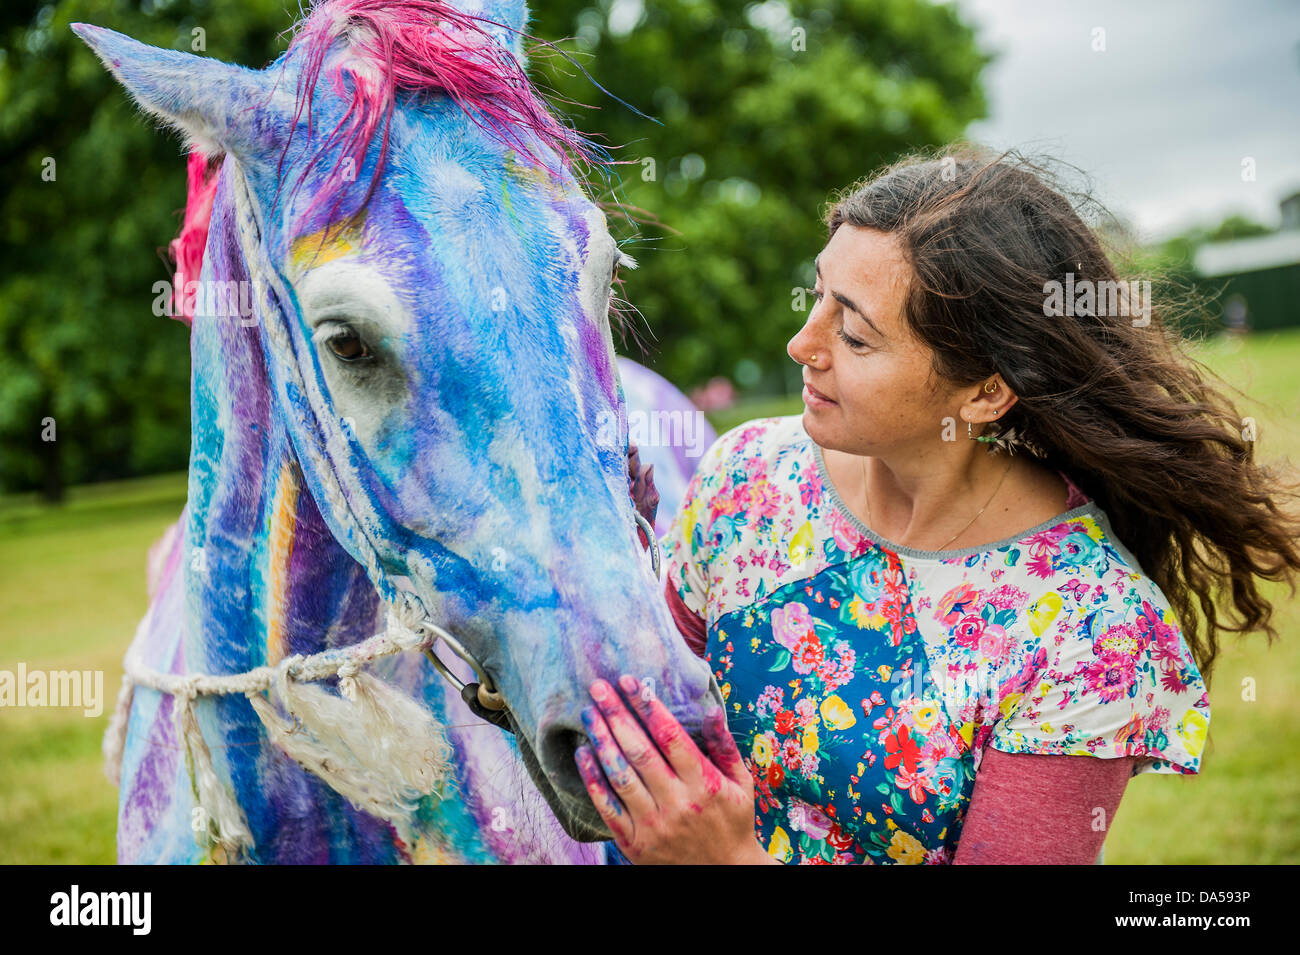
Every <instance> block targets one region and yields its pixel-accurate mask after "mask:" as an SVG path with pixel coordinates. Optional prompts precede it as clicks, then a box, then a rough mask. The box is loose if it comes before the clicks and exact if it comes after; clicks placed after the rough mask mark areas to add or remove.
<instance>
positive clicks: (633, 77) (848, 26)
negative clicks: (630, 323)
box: [531, 0, 988, 390]
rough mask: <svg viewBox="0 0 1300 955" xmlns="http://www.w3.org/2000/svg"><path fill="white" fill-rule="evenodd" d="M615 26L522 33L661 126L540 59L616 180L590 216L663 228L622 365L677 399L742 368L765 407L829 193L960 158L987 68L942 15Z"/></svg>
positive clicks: (649, 252)
mask: <svg viewBox="0 0 1300 955" xmlns="http://www.w3.org/2000/svg"><path fill="white" fill-rule="evenodd" d="M622 6H623V5H622V4H612V3H610V2H602V3H600V4H599V6H588V5H587V3H585V2H583V0H567V2H564V0H562V2H548V3H545V4H540V3H539V4H534V18H535V19H534V24H533V27H532V30H531V32H533V33H534V34H536V35H538V36H540V37H542V38H545V39H552V40H553V39H554V38H557V37H564V36H570V35H571V36H573V37H574V39H572V40H570V41H569V42H567V43H562V44H557V45H558V46H559V47H560V48H561V49H563V50H565V51H566V52H568V53H569V54H570V55H571V56H573V57H574V58H575V59H577V62H578V63H579V64H581V65H582V67H583V68H584V69H585V70H587V71H588V72H589V73H590V74H591V76H592V77H593V78H594V79H595V80H596V81H597V82H599V83H600V84H601V85H602V86H604V87H605V88H606V89H607V90H609V92H610V93H611V94H613V95H614V96H616V97H618V98H620V99H622V100H624V101H626V102H627V103H628V104H630V105H631V106H634V107H636V108H637V109H639V110H641V111H642V112H644V113H647V114H650V115H652V116H654V117H655V118H656V119H657V120H659V124H656V123H654V122H651V121H650V120H647V119H644V118H642V117H641V116H638V115H637V114H636V113H635V112H633V111H632V110H631V109H629V108H627V107H626V106H623V105H621V104H620V103H619V102H617V100H615V99H611V98H608V97H605V96H603V94H600V93H599V91H593V88H592V84H591V81H590V80H589V79H588V78H587V77H586V76H584V75H583V74H582V73H581V72H580V71H579V70H577V69H576V68H575V67H574V66H573V65H572V64H571V63H569V62H568V61H566V60H565V59H563V58H561V57H560V56H559V55H558V54H557V53H555V52H554V51H553V50H547V49H546V48H544V47H543V48H541V49H539V50H538V51H537V52H535V53H534V56H533V70H534V73H535V75H537V76H538V78H539V79H540V80H542V81H544V82H545V84H546V85H547V86H549V87H551V88H554V89H555V90H556V91H557V92H559V93H560V94H561V95H562V96H564V97H566V98H568V99H571V100H576V101H579V102H583V103H590V104H595V105H598V106H599V107H600V109H599V110H590V111H573V119H574V121H575V125H577V126H578V127H579V128H580V129H582V130H583V131H584V132H588V133H590V134H596V135H597V138H598V141H600V142H602V143H604V144H605V145H607V146H608V147H609V148H610V149H611V150H612V151H613V152H614V153H615V155H616V158H617V159H618V160H620V161H621V162H623V163H624V164H625V165H622V166H620V167H618V176H617V180H616V183H615V184H614V185H613V187H612V188H611V189H610V190H609V194H607V195H604V196H601V198H602V199H606V200H609V201H611V202H613V203H617V204H621V205H622V206H624V207H626V208H627V209H628V210H629V211H632V210H635V209H643V210H649V212H650V213H652V214H653V215H654V216H655V217H656V218H657V219H658V220H659V222H661V223H662V224H663V225H662V227H657V226H653V225H649V224H647V225H645V226H643V227H642V228H641V229H640V233H641V235H640V238H639V240H637V241H634V242H631V243H629V244H628V245H627V246H626V248H627V249H628V250H629V251H630V252H631V253H632V254H633V255H634V256H636V257H637V259H638V261H639V262H640V265H641V267H640V268H639V269H637V270H636V271H635V272H633V273H631V274H630V275H628V276H627V277H626V286H625V287H626V290H627V298H628V299H629V300H630V301H631V302H632V303H633V304H634V305H635V306H636V309H637V310H639V311H640V313H641V314H642V315H643V316H644V319H645V324H646V325H648V327H649V329H650V331H651V335H650V336H644V335H643V336H640V337H642V338H649V339H650V348H649V349H648V351H647V352H643V351H642V350H641V349H640V348H638V347H636V346H635V345H634V344H632V343H630V342H625V351H626V353H627V354H629V355H630V356H631V357H633V358H636V359H638V360H641V361H644V362H645V363H646V364H649V365H651V366H652V367H654V368H655V369H656V370H657V371H659V372H660V373H661V374H663V375H664V376H665V377H667V378H668V379H669V380H671V381H673V382H675V383H676V384H677V385H678V386H680V387H683V388H689V387H692V386H694V385H698V384H702V383H703V382H704V381H706V380H707V379H708V378H710V377H712V376H713V375H719V374H721V375H728V376H732V377H740V376H737V374H736V368H737V365H738V364H739V363H741V362H743V361H745V360H750V361H753V362H755V363H757V365H758V368H759V370H760V373H761V378H762V379H763V381H764V382H765V383H768V384H770V385H772V386H774V387H773V388H772V389H771V390H779V389H780V386H781V385H783V384H784V375H785V373H786V372H787V371H788V370H789V369H790V368H792V367H793V366H792V365H791V363H790V361H789V359H788V358H787V356H786V352H785V346H786V342H787V341H788V340H789V339H790V337H791V336H792V335H793V334H794V333H795V331H796V330H797V329H798V327H799V324H800V323H801V321H802V319H803V315H804V313H802V312H797V311H794V309H793V307H792V306H793V303H794V299H793V295H794V291H795V289H797V288H800V287H805V288H806V287H811V285H812V284H813V281H814V276H813V265H812V261H813V258H814V257H815V256H816V254H817V253H818V252H819V251H820V250H821V247H822V245H823V244H824V243H825V239H826V230H825V226H824V224H823V222H822V220H821V216H822V213H823V210H824V207H825V205H826V202H827V200H828V199H829V198H830V195H831V193H832V192H833V191H834V190H837V189H842V188H844V187H846V186H848V185H850V184H851V183H853V182H855V181H857V180H859V179H861V178H863V177H864V176H866V175H868V174H869V173H870V172H872V170H873V169H875V168H877V167H878V166H880V165H881V164H883V163H886V162H889V161H892V160H893V159H895V158H897V157H898V156H899V155H901V154H902V153H904V152H907V151H909V150H911V149H915V148H920V147H925V146H931V145H937V144H940V143H944V142H949V141H951V140H953V139H956V138H959V137H960V136H961V135H962V133H963V131H964V129H965V127H966V125H967V124H968V123H970V122H971V121H973V120H975V119H978V118H980V117H982V116H983V115H984V113H985V102H984V97H983V93H982V91H981V88H980V85H979V74H980V72H981V70H982V69H983V67H984V66H985V64H986V63H987V61H988V57H987V56H985V55H984V54H982V53H980V52H979V51H978V49H977V48H976V45H975V42H974V38H973V35H972V32H971V30H970V29H969V28H968V27H967V26H966V25H964V24H963V23H962V22H961V21H960V20H959V19H958V16H957V14H956V12H955V11H954V10H953V9H952V8H951V7H950V6H943V5H937V4H931V3H927V2H924V0H831V2H826V0H819V2H815V3H813V2H805V0H794V2H791V3H790V4H789V11H790V17H789V18H788V19H785V18H784V17H783V8H782V5H780V4H776V3H767V4H761V5H760V4H742V3H736V2H720V0H662V2H660V0H656V2H654V3H646V4H644V9H643V10H642V12H641V18H640V20H639V22H637V23H636V25H635V26H634V27H633V28H632V29H631V30H630V31H629V30H627V29H626V28H625V27H626V25H623V26H624V29H616V28H617V27H619V26H620V24H618V22H617V16H609V15H607V13H606V11H611V10H612V11H614V12H615V14H616V13H617V11H618V9H619V8H620V7H622ZM611 22H613V23H614V27H615V29H612V28H611ZM796 30H802V31H803V33H802V34H798V33H796ZM796 47H799V48H796ZM607 211H608V213H609V218H610V223H611V228H613V229H614V230H615V233H616V235H617V234H619V233H620V231H621V232H622V235H623V236H628V235H630V234H631V232H632V229H631V227H630V226H629V224H628V222H627V221H626V216H624V215H623V214H621V213H620V212H619V211H618V209H617V208H609V209H607ZM635 214H636V213H635V212H633V215H635ZM620 220H622V221H620Z"/></svg>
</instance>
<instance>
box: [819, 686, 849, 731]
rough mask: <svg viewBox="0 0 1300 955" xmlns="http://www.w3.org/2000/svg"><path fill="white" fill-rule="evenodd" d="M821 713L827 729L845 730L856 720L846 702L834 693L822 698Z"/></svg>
mask: <svg viewBox="0 0 1300 955" xmlns="http://www.w3.org/2000/svg"><path fill="white" fill-rule="evenodd" d="M821 713H822V719H823V720H824V721H825V723H826V728H827V729H832V730H846V729H848V728H849V727H850V726H852V725H853V724H855V723H856V722H857V721H858V718H857V717H856V716H854V715H853V711H852V710H851V709H849V706H848V704H847V703H845V702H844V701H843V700H841V699H840V698H839V697H838V696H836V695H835V694H834V693H832V694H831V695H830V696H828V697H826V699H824V700H822V705H821Z"/></svg>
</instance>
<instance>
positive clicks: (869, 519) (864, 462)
mask: <svg viewBox="0 0 1300 955" xmlns="http://www.w3.org/2000/svg"><path fill="white" fill-rule="evenodd" d="M1013 463H1014V462H1013V461H1011V460H1008V461H1007V468H1006V470H1005V471H1003V472H1002V477H1000V478H998V486H997V487H995V488H994V489H993V493H992V494H990V495H989V499H988V500H987V501H985V502H984V507H981V508H980V509H979V510H978V511H976V512H975V516H974V517H972V518H971V519H970V521H969V522H968V523H967V524H966V526H965V527H963V528H962V529H961V530H959V531H958V532H957V533H956V534H953V535H952V537H949V538H948V540H947V541H945V542H944V545H943V547H940V548H938V550H940V551H942V550H944V549H945V548H946V547H947V546H948V545H949V544H951V543H952V542H953V541H955V540H956V539H957V538H958V537H960V536H961V535H962V534H964V533H965V532H966V531H967V529H968V528H969V527H970V526H971V524H974V523H975V522H976V521H977V520H979V516H980V515H981V514H983V513H984V508H985V507H988V506H989V505H990V504H991V503H993V498H995V497H996V496H997V493H998V491H1000V490H1001V489H1002V482H1003V481H1005V480H1006V479H1007V474H1008V473H1010V471H1011V465H1012V464H1013ZM862 496H863V498H864V499H865V500H866V503H867V523H868V524H870V525H871V529H872V530H873V531H874V530H875V529H876V527H875V524H876V522H875V520H874V519H873V518H872V516H871V496H870V495H869V494H867V459H866V458H865V457H864V458H863V459H862Z"/></svg>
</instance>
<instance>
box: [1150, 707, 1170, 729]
mask: <svg viewBox="0 0 1300 955" xmlns="http://www.w3.org/2000/svg"><path fill="white" fill-rule="evenodd" d="M1168 722H1169V711H1168V710H1167V709H1165V708H1164V707H1163V706H1157V707H1156V708H1155V709H1154V710H1152V711H1151V716H1150V718H1148V720H1147V729H1150V730H1154V731H1155V732H1159V731H1160V730H1162V729H1164V728H1165V725H1166V724H1167V723H1168Z"/></svg>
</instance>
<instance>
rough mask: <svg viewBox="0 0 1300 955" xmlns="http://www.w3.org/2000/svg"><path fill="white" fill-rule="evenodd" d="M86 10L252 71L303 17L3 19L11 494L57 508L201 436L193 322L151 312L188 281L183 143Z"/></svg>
mask: <svg viewBox="0 0 1300 955" xmlns="http://www.w3.org/2000/svg"><path fill="white" fill-rule="evenodd" d="M146 11H148V12H146ZM78 20H81V21H85V22H89V23H97V24H101V25H104V26H110V27H112V28H113V29H116V30H120V31H121V32H124V33H129V34H130V35H132V36H134V37H136V38H137V39H140V40H142V41H144V42H146V43H152V44H155V45H158V46H164V47H172V48H175V49H186V50H190V49H193V48H194V47H195V46H196V45H198V46H201V47H203V48H204V49H203V52H205V53H207V54H208V55H211V56H218V57H221V58H223V59H228V60H234V61H237V62H241V63H246V64H249V65H256V64H261V63H266V62H268V61H269V60H271V59H273V58H274V57H275V56H276V55H278V53H279V51H280V49H282V48H283V43H282V42H280V41H279V40H278V39H277V35H278V34H279V33H281V32H282V31H283V30H284V29H285V27H287V26H288V23H287V22H286V18H285V14H284V13H283V11H282V7H281V4H280V3H279V2H276V0H174V2H170V3H167V2H154V3H148V4H144V5H141V6H134V5H128V4H125V3H121V2H113V0H65V2H61V3H57V4H46V5H42V6H40V7H39V8H37V9H35V10H34V11H33V10H32V9H31V8H30V7H27V8H24V5H23V4H12V5H11V4H7V5H6V6H5V7H4V9H3V13H0V104H2V108H0V182H2V183H3V186H2V187H0V188H2V189H3V192H2V193H0V223H2V224H3V230H2V231H0V487H3V488H7V489H13V488H25V487H34V486H35V487H40V488H41V489H42V491H43V493H44V494H45V496H46V497H47V498H49V499H51V500H57V499H58V498H59V497H60V496H61V494H62V489H63V486H64V484H65V483H68V482H78V481H89V480H98V479H103V478H110V477H118V476H123V475H127V474H134V473H147V472H150V471H157V470H162V469H175V468H183V467H184V466H185V462H186V457H187V454H188V443H189V441H188V435H189V360H188V359H189V343H188V332H187V330H186V328H185V327H184V326H183V325H181V324H180V323H179V322H175V321H172V320H170V319H168V318H160V317H157V316H155V315H154V314H153V311H152V310H151V307H150V306H151V304H152V302H153V300H154V298H155V293H154V291H153V287H154V283H155V282H158V281H166V280H169V279H170V278H171V274H170V267H169V266H168V264H167V263H166V261H165V259H164V258H163V256H162V255H161V250H162V249H165V247H166V245H167V242H168V241H169V240H170V239H171V238H172V237H173V236H174V234H175V232H176V230H177V227H178V224H179V218H178V213H179V211H180V210H182V209H183V208H184V205H185V164H184V160H183V157H182V154H181V146H180V143H179V141H178V140H177V139H176V138H174V137H171V136H165V135H160V134H159V133H158V131H157V130H156V129H155V128H154V127H153V124H152V122H151V121H149V120H146V119H144V118H142V117H141V116H140V114H139V113H138V112H137V111H136V109H135V107H134V106H133V105H132V103H131V102H130V100H129V98H128V96H127V94H126V93H125V92H124V91H123V90H122V89H121V88H120V87H119V86H118V85H117V83H116V81H115V80H113V78H112V77H111V76H109V75H108V73H107V72H106V71H105V70H104V68H103V67H102V66H101V65H100V63H99V61H98V60H97V59H95V57H94V55H93V54H92V53H91V52H90V51H89V50H88V49H86V47H85V46H84V44H82V43H81V41H80V40H78V39H77V38H76V36H75V35H74V34H73V33H72V31H71V30H70V29H69V28H68V25H69V23H72V22H76V21H78ZM196 29H197V30H200V31H202V32H200V33H195V32H194V31H195V30H196ZM49 438H53V439H54V440H48V439H49Z"/></svg>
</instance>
